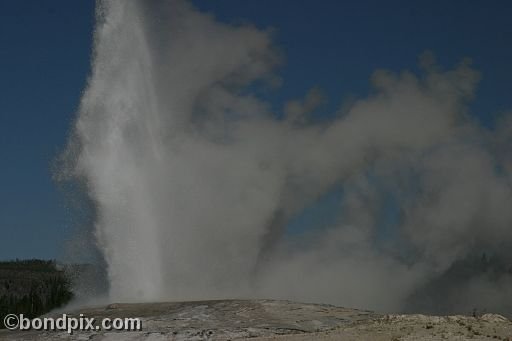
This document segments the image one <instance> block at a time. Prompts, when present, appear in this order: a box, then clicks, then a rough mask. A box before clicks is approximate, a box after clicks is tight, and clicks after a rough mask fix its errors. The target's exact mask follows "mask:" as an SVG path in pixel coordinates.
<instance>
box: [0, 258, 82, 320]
mask: <svg viewBox="0 0 512 341" xmlns="http://www.w3.org/2000/svg"><path fill="white" fill-rule="evenodd" d="M72 297H73V294H72V293H71V290H70V282H69V280H68V279H67V277H66V276H65V273H64V271H63V270H61V269H59V267H58V266H57V264H56V263H55V262H54V261H44V260H36V259H34V260H15V261H9V262H0V329H1V328H4V325H3V319H4V316H5V315H7V314H24V315H25V316H26V317H28V318H34V317H37V316H40V315H42V314H45V313H47V312H49V311H50V310H52V309H55V308H58V307H60V306H62V305H64V304H66V303H67V302H69V301H70V300H71V298H72Z"/></svg>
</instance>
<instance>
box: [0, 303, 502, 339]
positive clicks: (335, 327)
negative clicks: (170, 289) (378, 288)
mask: <svg viewBox="0 0 512 341" xmlns="http://www.w3.org/2000/svg"><path fill="white" fill-rule="evenodd" d="M79 314H83V315H84V316H85V317H94V318H95V319H96V320H97V321H99V320H101V319H102V318H111V319H114V318H129V317H138V318H140V319H141V320H142V330H141V331H122V332H121V331H120V332H107V331H101V330H94V331H87V332H75V333H73V335H69V334H68V333H67V332H65V331H54V332H51V331H24V332H19V331H17V332H12V331H7V330H3V331H0V340H65V339H69V340H143V339H145V340H155V341H156V340H239V339H249V338H250V339H251V340H255V341H256V340H258V341H263V340H276V341H295V340H301V341H302V340H325V341H327V340H511V341H512V322H511V321H510V320H508V319H506V318H505V317H503V316H500V315H494V314H486V315H482V316H478V317H469V316H446V317H439V316H425V315H378V314H374V313H372V312H368V311H361V310H355V309H346V308H340V307H335V306H331V305H319V304H304V303H295V302H289V301H273V300H219V301H198V302H174V303H145V304H111V305H109V306H104V307H94V308H85V309H80V310H77V311H74V312H72V313H71V314H70V315H72V316H79ZM52 316H53V317H60V316H62V315H60V314H54V315H52Z"/></svg>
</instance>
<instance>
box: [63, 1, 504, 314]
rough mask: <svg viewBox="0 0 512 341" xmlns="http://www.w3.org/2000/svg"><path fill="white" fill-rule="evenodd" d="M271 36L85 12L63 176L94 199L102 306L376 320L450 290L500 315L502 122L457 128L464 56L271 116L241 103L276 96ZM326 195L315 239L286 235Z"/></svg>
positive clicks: (182, 7) (139, 14) (259, 106)
mask: <svg viewBox="0 0 512 341" xmlns="http://www.w3.org/2000/svg"><path fill="white" fill-rule="evenodd" d="M271 38H272V37H271V34H270V33H269V32H266V31H261V30H258V29H256V28H255V27H252V26H232V25H227V24H223V23H219V22H217V21H216V20H215V19H214V18H213V17H212V16H211V15H208V14H204V13H201V12H199V11H197V10H196V9H195V8H194V7H193V6H192V5H190V4H189V3H187V2H185V1H179V0H171V1H167V2H162V3H157V2H143V1H100V2H99V4H98V9H97V26H96V35H95V47H94V61H93V69H92V74H91V76H90V79H89V83H88V86H87V89H86V90H85V93H84V95H83V98H82V102H81V106H80V110H79V116H78V118H77V121H76V124H75V126H74V128H73V134H72V138H71V139H70V143H69V147H68V149H67V151H66V153H65V155H64V158H65V159H66V161H67V162H66V164H67V168H66V169H65V170H64V173H65V174H66V175H67V176H68V177H71V178H72V179H80V180H83V181H85V183H86V184H87V191H88V195H89V197H90V198H91V199H92V200H93V201H94V203H95V205H96V215H97V219H96V222H95V224H96V225H95V236H96V239H97V243H98V246H99V248H100V250H101V251H102V252H103V255H104V257H105V260H106V263H107V265H108V269H107V270H108V278H109V283H110V296H111V299H112V300H116V301H142V300H175V299H182V300H183V299H200V298H221V297H274V298H287V299H295V300H301V301H320V302H327V303H335V304H340V305H344V306H355V307H361V308H368V309H377V310H387V311H391V310H404V309H409V308H410V307H411V306H412V307H414V305H415V304H419V303H418V300H417V299H415V297H418V296H420V297H423V296H422V295H423V294H422V293H427V292H429V290H430V291H432V290H433V291H434V292H437V291H436V290H437V289H439V290H441V289H442V290H452V289H453V288H451V287H450V285H451V286H456V287H457V288H456V290H454V291H456V293H457V295H458V297H459V300H458V301H457V302H459V303H460V302H465V303H467V305H468V307H469V306H470V305H471V304H473V303H474V304H475V305H479V306H482V307H486V308H488V309H497V310H501V311H503V310H507V309H508V310H509V311H512V307H511V305H510V303H507V302H511V301H512V269H509V268H507V264H508V266H510V264H511V263H510V258H507V257H508V256H512V251H510V250H512V248H510V244H511V242H512V228H511V223H512V188H511V180H512V178H511V171H512V157H511V154H510V153H509V150H510V149H509V148H510V146H511V142H512V139H511V137H512V134H511V133H512V120H510V119H503V121H502V122H500V124H498V128H496V129H495V130H489V129H486V128H484V127H481V126H479V124H478V123H477V122H475V121H474V120H472V119H471V117H470V116H469V115H468V113H467V107H466V106H467V103H468V101H469V100H471V97H472V95H473V93H474V89H475V86H476V84H477V82H478V79H479V75H478V73H477V72H476V71H475V70H473V69H472V68H471V66H470V64H469V62H467V61H462V62H461V63H460V64H459V65H458V66H456V67H455V68H454V69H453V70H449V71H443V70H440V69H439V67H438V66H437V65H436V64H435V63H434V62H433V61H432V58H431V57H429V56H428V55H426V56H425V57H424V58H423V59H422V62H421V66H422V70H423V71H422V74H421V75H415V74H413V73H411V72H407V71H404V72H401V73H399V74H394V73H391V72H387V71H383V70H379V71H376V72H375V74H374V76H373V77H372V80H371V82H372V84H373V88H374V91H373V93H372V94H371V95H370V96H369V97H368V98H366V99H360V100H358V101H356V102H354V103H353V104H352V105H351V106H350V107H349V108H346V107H345V108H344V109H343V110H342V109H340V110H339V112H338V113H336V115H333V116H334V117H335V118H333V119H330V120H329V121H327V122H326V121H325V120H324V121H321V122H319V121H318V120H316V119H315V117H314V115H311V113H312V112H313V111H314V110H315V109H316V108H317V106H318V105H319V104H321V103H322V102H323V101H324V97H323V95H322V93H321V91H320V90H319V89H316V88H312V90H311V92H310V93H309V94H306V96H305V98H304V99H303V100H291V101H290V102H289V103H286V104H285V105H284V108H283V110H282V111H281V112H277V113H276V112H273V111H272V110H271V107H270V105H269V104H268V103H266V102H265V101H264V100H263V99H262V96H261V95H259V94H261V93H262V92H261V91H259V90H258V89H260V88H262V87H263V88H269V89H273V90H271V91H278V88H277V87H278V84H279V78H278V77H277V76H276V74H275V73H274V71H275V68H276V67H277V66H278V65H279V64H280V62H281V55H280V53H279V51H277V50H276V48H275V47H274V46H273V45H272V40H271ZM334 192H337V193H339V195H340V197H341V200H340V204H339V207H338V209H337V212H338V214H337V216H338V218H337V219H336V222H335V223H333V224H331V225H332V226H328V227H325V226H324V227H322V228H317V227H315V226H310V227H309V228H308V229H307V230H306V231H305V232H303V233H302V234H299V233H296V234H290V233H287V232H286V227H287V225H288V223H289V221H290V220H291V219H293V217H295V216H297V215H298V214H300V212H301V211H302V210H303V209H304V208H306V207H308V206H310V205H312V204H314V203H315V202H316V201H317V200H320V199H321V198H322V197H323V196H325V195H328V194H329V193H334ZM480 257H486V258H485V259H483V260H481V259H480ZM473 259H476V260H477V261H474V262H473V261H472V260H473ZM491 259H492V260H494V259H498V260H499V261H500V262H504V264H505V266H504V267H500V266H497V265H492V266H491V265H488V264H487V263H489V262H491ZM507 262H508V263H507ZM481 263H485V264H484V265H482V264H481ZM460 264H469V265H467V266H466V265H460ZM474 264H477V265H476V266H475V265H474ZM493 264H494V263H493ZM479 266H483V268H482V269H480V270H481V271H480V270H479V271H473V270H474V268H475V267H479ZM461 268H463V269H468V268H470V269H473V270H471V271H473V272H471V273H470V274H469V275H468V276H467V277H465V279H464V280H460V278H461V277H460V276H455V275H452V273H454V272H455V273H457V271H458V270H457V269H461ZM497 268H498V270H493V269H497ZM452 277H453V278H456V279H452ZM457 281H458V282H457ZM447 283H448V284H447ZM429 297H433V299H434V300H435V299H436V296H435V295H431V296H429ZM457 302H455V303H454V304H458V303H457ZM468 302H469V303H468ZM434 304H435V302H434ZM507 304H508V305H507ZM468 307H466V306H464V307H462V308H464V309H465V308H468Z"/></svg>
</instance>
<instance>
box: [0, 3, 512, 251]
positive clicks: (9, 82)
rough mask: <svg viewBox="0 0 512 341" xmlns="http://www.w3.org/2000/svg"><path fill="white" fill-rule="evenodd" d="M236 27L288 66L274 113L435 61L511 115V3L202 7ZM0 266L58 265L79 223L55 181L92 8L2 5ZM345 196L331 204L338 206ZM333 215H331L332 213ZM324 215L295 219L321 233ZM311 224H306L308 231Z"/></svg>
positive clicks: (84, 70) (483, 112) (487, 104)
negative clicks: (276, 51)
mask: <svg viewBox="0 0 512 341" xmlns="http://www.w3.org/2000/svg"><path fill="white" fill-rule="evenodd" d="M193 2H194V3H195V4H196V6H198V7H199V8H200V9H202V10H205V11H209V12H212V13H214V14H215V15H216V16H217V17H218V18H219V19H220V20H222V21H226V22H231V23H243V22H250V23H253V24H255V25H256V26H258V27H260V28H266V27H272V28H273V29H274V30H275V32H274V37H275V42H276V44H277V45H278V46H280V48H281V49H282V51H283V52H284V55H285V64H284V65H283V67H282V68H281V69H280V71H279V73H280V75H281V76H282V78H283V80H284V83H283V85H282V88H281V89H279V90H278V91H276V92H274V93H270V94H268V99H269V100H270V101H271V103H272V104H273V105H274V107H275V108H276V109H279V108H281V106H282V104H283V102H284V101H286V100H287V99H290V98H300V97H302V96H304V94H305V93H306V92H307V90H308V89H309V88H310V86H311V84H316V85H318V86H320V87H321V88H322V89H323V90H324V91H325V92H326V93H327V95H328V98H329V101H328V103H327V105H325V106H324V107H323V112H322V110H320V113H319V114H320V115H322V114H324V115H328V113H329V112H332V111H333V110H334V109H335V108H336V107H337V106H338V105H339V104H340V103H341V101H342V100H343V99H344V98H347V97H350V96H364V94H366V93H367V92H368V91H369V81H368V80H369V77H370V75H371V74H372V72H373V71H375V69H377V68H387V69H391V70H401V69H411V70H416V69H417V66H416V65H417V59H418V55H419V54H421V53H422V52H423V51H425V50H431V51H433V52H434V53H435V54H436V56H437V57H438V61H439V63H440V64H441V65H442V66H443V67H446V68H449V67H451V66H453V65H454V64H456V63H457V62H458V61H460V59H462V58H463V57H470V58H472V60H473V62H474V64H473V65H474V67H475V68H476V69H478V70H479V71H480V72H481V73H482V81H481V83H480V86H479V88H478V92H477V97H476V99H475V101H474V102H473V105H472V107H471V110H472V112H473V114H474V115H475V117H477V118H478V119H479V120H480V121H481V122H482V123H483V124H485V125H489V126H492V124H493V118H494V117H496V115H499V113H500V112H503V111H504V110H510V108H512V96H510V93H509V92H510V89H511V88H512V80H511V79H512V65H511V63H510V61H511V60H512V44H511V42H512V25H510V23H509V20H510V18H511V17H512V5H511V4H509V2H506V1H501V2H500V1H495V2H492V3H489V2H484V1H450V2H445V1H414V2H411V1H388V2H383V1H334V0H329V1H327V0H326V1H311V0H304V1H300V2H297V1H291V0H281V1H272V2H270V1H256V0H247V1H239V0H216V1H211V0H196V1H193ZM0 13H1V14H0V15H1V19H0V92H1V97H0V155H1V167H0V182H1V183H0V232H1V234H0V236H1V237H0V259H9V258H16V257H18V258H27V257H41V258H56V257H60V256H61V255H62V246H63V244H64V241H65V240H66V238H68V237H69V235H70V234H71V233H72V230H73V226H74V221H73V219H72V217H71V215H70V212H69V210H68V209H67V208H66V205H65V202H64V200H63V199H64V198H63V196H62V195H61V194H60V193H59V191H58V189H57V188H56V186H55V185H54V184H53V183H52V180H51V163H52V161H53V160H54V158H55V156H56V155H57V154H58V152H59V150H61V149H62V148H63V146H64V143H65V141H66V137H67V133H68V130H69V127H70V125H71V123H72V120H73V118H74V114H75V112H76V109H77V106H78V103H79V99H80V94H81V91H82V90H83V88H84V86H85V82H86V79H87V75H88V72H89V66H90V53H91V44H92V32H93V24H94V3H93V2H92V1H86V0H81V1H65V0H59V1H44V2H43V1H37V0H25V1H15V0H9V1H8V0H5V1H1V2H0ZM333 198H336V195H331V196H329V195H328V196H327V197H326V199H324V201H323V203H321V204H320V206H322V205H328V206H333V205H334V204H333V203H334V202H335V199H333ZM327 211H329V210H327ZM325 215H326V209H325V208H323V209H322V207H317V208H316V209H311V208H310V209H309V210H307V212H305V214H304V216H303V217H297V218H295V219H294V221H293V224H295V225H296V226H298V227H297V228H299V229H300V226H301V220H303V221H304V222H308V223H309V224H312V223H313V222H315V221H318V219H323V220H324V221H325V220H327V221H328V220H329V219H327V218H325ZM302 224H303V223H302Z"/></svg>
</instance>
